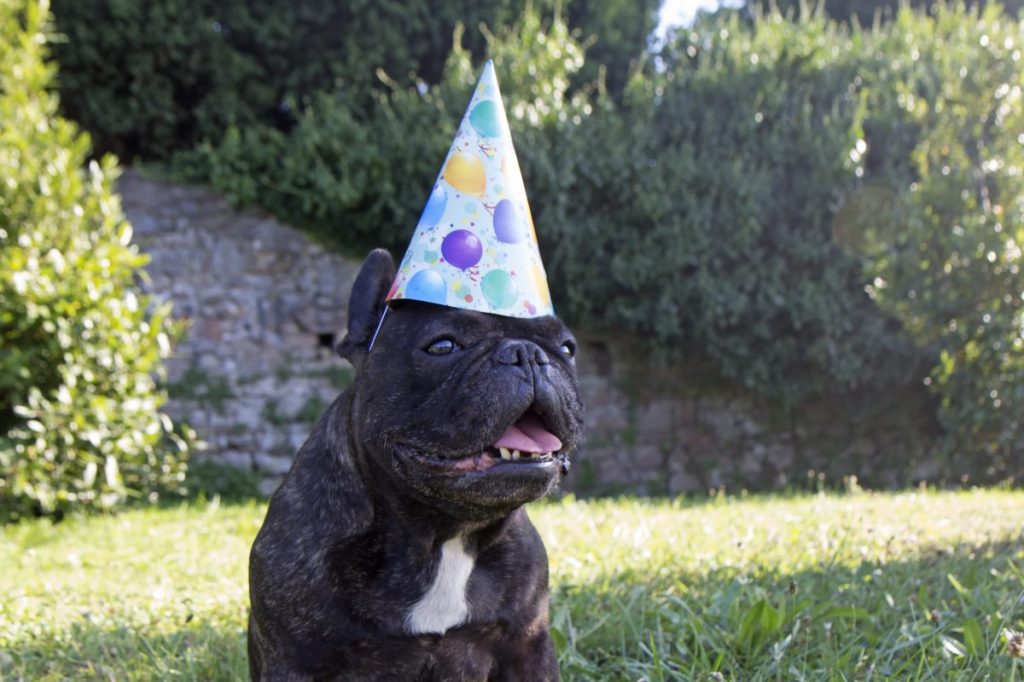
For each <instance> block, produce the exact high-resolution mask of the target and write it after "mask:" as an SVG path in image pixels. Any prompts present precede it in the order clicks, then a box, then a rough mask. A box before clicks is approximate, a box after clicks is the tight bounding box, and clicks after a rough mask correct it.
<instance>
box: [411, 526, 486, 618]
mask: <svg viewBox="0 0 1024 682" xmlns="http://www.w3.org/2000/svg"><path fill="white" fill-rule="evenodd" d="M473 563H474V562H473V557H471V556H470V555H469V554H467V553H466V547H465V545H464V544H463V542H462V538H461V537H454V538H452V539H451V540H449V541H447V542H446V543H444V544H443V545H441V561H439V562H438V564H437V575H435V576H434V582H433V583H432V584H431V585H430V587H429V588H427V591H426V593H425V594H424V595H423V596H422V597H420V600H419V601H418V602H416V604H415V605H414V606H413V607H412V610H411V611H409V615H408V616H406V619H405V623H406V627H407V628H408V630H409V632H411V633H413V634H421V633H426V632H433V633H437V634H439V635H443V634H444V633H445V631H446V630H449V629H451V628H453V627H455V626H456V625H461V624H462V623H463V622H465V620H466V617H467V616H469V604H468V603H467V602H466V584H467V583H468V582H469V575H470V573H472V572H473Z"/></svg>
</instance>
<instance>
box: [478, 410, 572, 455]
mask: <svg viewBox="0 0 1024 682" xmlns="http://www.w3.org/2000/svg"><path fill="white" fill-rule="evenodd" d="M494 447H496V448H508V449H509V450H519V451H521V452H558V451H559V450H561V449H562V441H560V440H559V439H558V436H556V435H555V434H553V433H551V432H550V431H548V430H547V429H546V428H544V422H542V421H541V420H540V417H538V416H537V415H535V414H524V415H523V416H522V417H520V418H519V421H517V422H516V423H515V424H513V425H512V426H510V427H508V430H506V431H505V433H503V434H501V438H499V439H498V442H497V443H495V444H494Z"/></svg>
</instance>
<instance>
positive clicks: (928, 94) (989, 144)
mask: <svg viewBox="0 0 1024 682" xmlns="http://www.w3.org/2000/svg"><path fill="white" fill-rule="evenodd" d="M933 15H934V18H933V19H925V18H924V17H923V16H922V15H920V14H914V13H912V12H910V11H906V10H904V11H901V12H900V13H899V14H898V15H897V16H896V18H895V19H894V21H893V27H892V30H891V31H887V32H885V33H884V34H882V35H880V36H879V45H878V48H877V49H876V51H875V52H874V55H875V56H874V57H873V60H872V61H871V62H869V63H870V65H871V68H870V69H869V70H868V73H869V74H871V75H872V79H871V81H868V82H867V86H868V87H869V88H874V89H875V90H876V91H877V93H878V94H876V95H875V96H874V97H873V98H872V102H871V104H870V106H869V110H874V111H877V112H878V113H879V114H881V113H882V112H885V114H886V115H887V116H888V117H889V119H890V120H891V121H894V122H897V123H894V124H893V125H891V126H890V129H895V128H897V127H898V126H899V125H901V126H902V127H903V128H904V129H905V130H911V131H916V140H915V144H914V146H913V149H912V150H911V151H910V153H909V155H908V159H907V160H908V162H909V163H908V167H906V168H904V169H899V168H894V169H893V170H892V171H890V172H889V173H888V175H889V177H890V178H892V179H891V181H890V182H891V183H892V184H893V185H895V186H897V187H898V190H899V199H900V200H899V202H898V203H896V204H894V205H893V210H892V211H890V212H888V214H886V213H885V212H880V213H879V214H878V217H877V219H876V230H875V234H873V235H869V236H870V237H872V238H870V239H867V240H865V242H863V243H862V245H861V246H862V248H863V253H864V255H865V259H866V264H867V270H868V272H869V274H870V276H872V277H873V278H874V284H873V286H872V287H871V292H872V295H873V296H874V297H875V298H876V299H877V300H878V302H879V304H880V305H881V307H882V308H883V309H885V310H887V311H889V312H890V313H891V314H893V315H895V316H896V317H898V318H899V319H900V320H901V321H902V322H903V324H904V327H905V329H906V332H907V334H908V335H909V337H910V338H912V339H913V340H914V341H915V342H916V343H917V344H918V345H920V346H921V347H922V348H926V349H928V350H929V351H930V352H931V353H933V356H932V357H933V358H935V360H936V362H935V366H934V367H933V368H932V369H931V371H930V372H929V373H928V375H927V376H926V377H925V379H924V381H925V382H926V383H927V384H928V385H929V386H930V387H931V389H932V391H933V392H934V394H935V395H936V396H937V397H938V398H939V399H940V401H941V405H940V410H939V417H940V419H941V421H942V424H943V426H944V427H945V430H946V433H947V435H948V439H947V442H946V446H947V452H948V453H949V454H950V456H951V457H955V458H956V461H957V462H958V463H959V466H960V467H961V468H962V469H974V470H976V471H981V472H983V473H985V474H987V475H988V476H1006V475H1008V474H1016V475H1018V476H1019V475H1021V473H1024V468H1022V464H1021V456H1022V455H1024V273H1022V272H1021V268H1022V266H1024V257H1022V249H1024V177H1022V176H1024V108H1022V104H1024V103H1022V89H1024V67H1022V64H1021V54H1022V50H1024V25H1022V24H1021V23H1019V22H1015V21H1007V20H1006V18H1005V16H1003V15H1002V14H1001V13H1000V7H999V6H998V5H992V6H989V7H987V8H986V9H985V10H984V11H983V12H980V13H979V12H978V11H977V10H965V9H964V8H963V6H959V7H955V8H946V7H939V8H937V9H936V10H935V11H934V12H933ZM894 54H902V55H904V58H901V59H896V60H893V59H891V58H888V57H883V55H894ZM883 93H884V101H883ZM868 144H869V147H870V148H869V151H868V155H869V158H870V156H872V155H876V154H879V155H887V154H889V153H890V151H889V150H888V149H887V148H886V147H885V146H883V145H877V144H873V142H872V140H871V139H870V138H869V139H868Z"/></svg>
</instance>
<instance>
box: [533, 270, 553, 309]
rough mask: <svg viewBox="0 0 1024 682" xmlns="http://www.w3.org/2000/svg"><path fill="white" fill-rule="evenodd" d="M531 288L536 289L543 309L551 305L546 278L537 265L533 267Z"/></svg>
mask: <svg viewBox="0 0 1024 682" xmlns="http://www.w3.org/2000/svg"><path fill="white" fill-rule="evenodd" d="M531 274H532V275H533V286H535V287H537V293H538V294H539V295H540V302H541V305H543V306H544V307H545V308H547V307H548V306H550V305H551V292H550V291H548V278H547V275H545V274H544V270H543V268H541V267H540V266H539V265H534V266H533V272H532V273H531Z"/></svg>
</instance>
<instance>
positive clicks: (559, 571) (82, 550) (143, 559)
mask: <svg viewBox="0 0 1024 682" xmlns="http://www.w3.org/2000/svg"><path fill="white" fill-rule="evenodd" d="M263 512H264V506H263V505H261V504H256V503H250V504H246V505H233V506H229V505H218V504H216V503H211V504H199V505H196V504H193V505H191V506H182V507H179V508H171V509H146V510H137V511H131V512H128V513H125V514H122V515H119V516H113V517H101V518H91V519H84V520H82V519H72V520H70V521H66V522H64V523H61V524H59V525H56V526H53V525H50V524H48V523H45V522H32V523H24V524H21V525H17V526H13V527H8V528H6V529H2V530H0V566H2V569H0V679H4V680H9V679H26V680H37V679H44V680H51V679H66V678H73V679H111V680H135V679H181V678H183V679H194V680H233V679H239V678H243V677H244V676H245V675H246V672H247V668H246V660H245V647H244V641H245V618H246V604H247V594H246V557H247V554H248V549H249V543H250V542H251V540H252V537H253V535H254V534H255V533H256V530H257V528H258V527H259V524H260V521H261V519H262V516H263ZM530 514H531V516H532V518H533V519H534V521H535V523H536V524H537V526H538V527H539V528H540V531H541V533H542V535H543V536H544V539H545V542H546V543H547V546H548V551H549V554H550V557H551V571H552V582H553V590H554V596H553V600H552V621H553V625H554V628H555V630H554V636H555V640H556V644H557V646H558V648H559V651H560V659H561V665H562V674H563V677H564V678H565V679H567V680H630V681H634V682H635V681H637V680H641V679H643V680H647V681H649V682H653V681H655V680H709V681H710V680H735V681H737V682H739V681H741V680H742V681H744V682H747V681H750V680H883V679H896V680H933V679H956V680H986V679H987V680H999V681H1002V680H1014V679H1024V659H1021V658H1014V657H1011V656H1010V655H1009V654H1008V647H1007V643H1006V640H1005V635H1004V632H1005V631H1007V630H1024V603H1022V597H1024V544H1022V528H1024V525H1022V524H1024V493H1021V492H1009V491H968V492H959V493H937V492H910V493H900V494H870V493H862V494H849V495H811V496H797V497H757V496H754V497H744V498H739V497H718V498H711V499H704V500H699V501H694V500H676V501H665V500H632V499H618V500H604V501H576V500H572V499H565V500H559V501H553V502H548V503H543V504H538V505H534V506H533V507H532V509H531V512H530Z"/></svg>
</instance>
